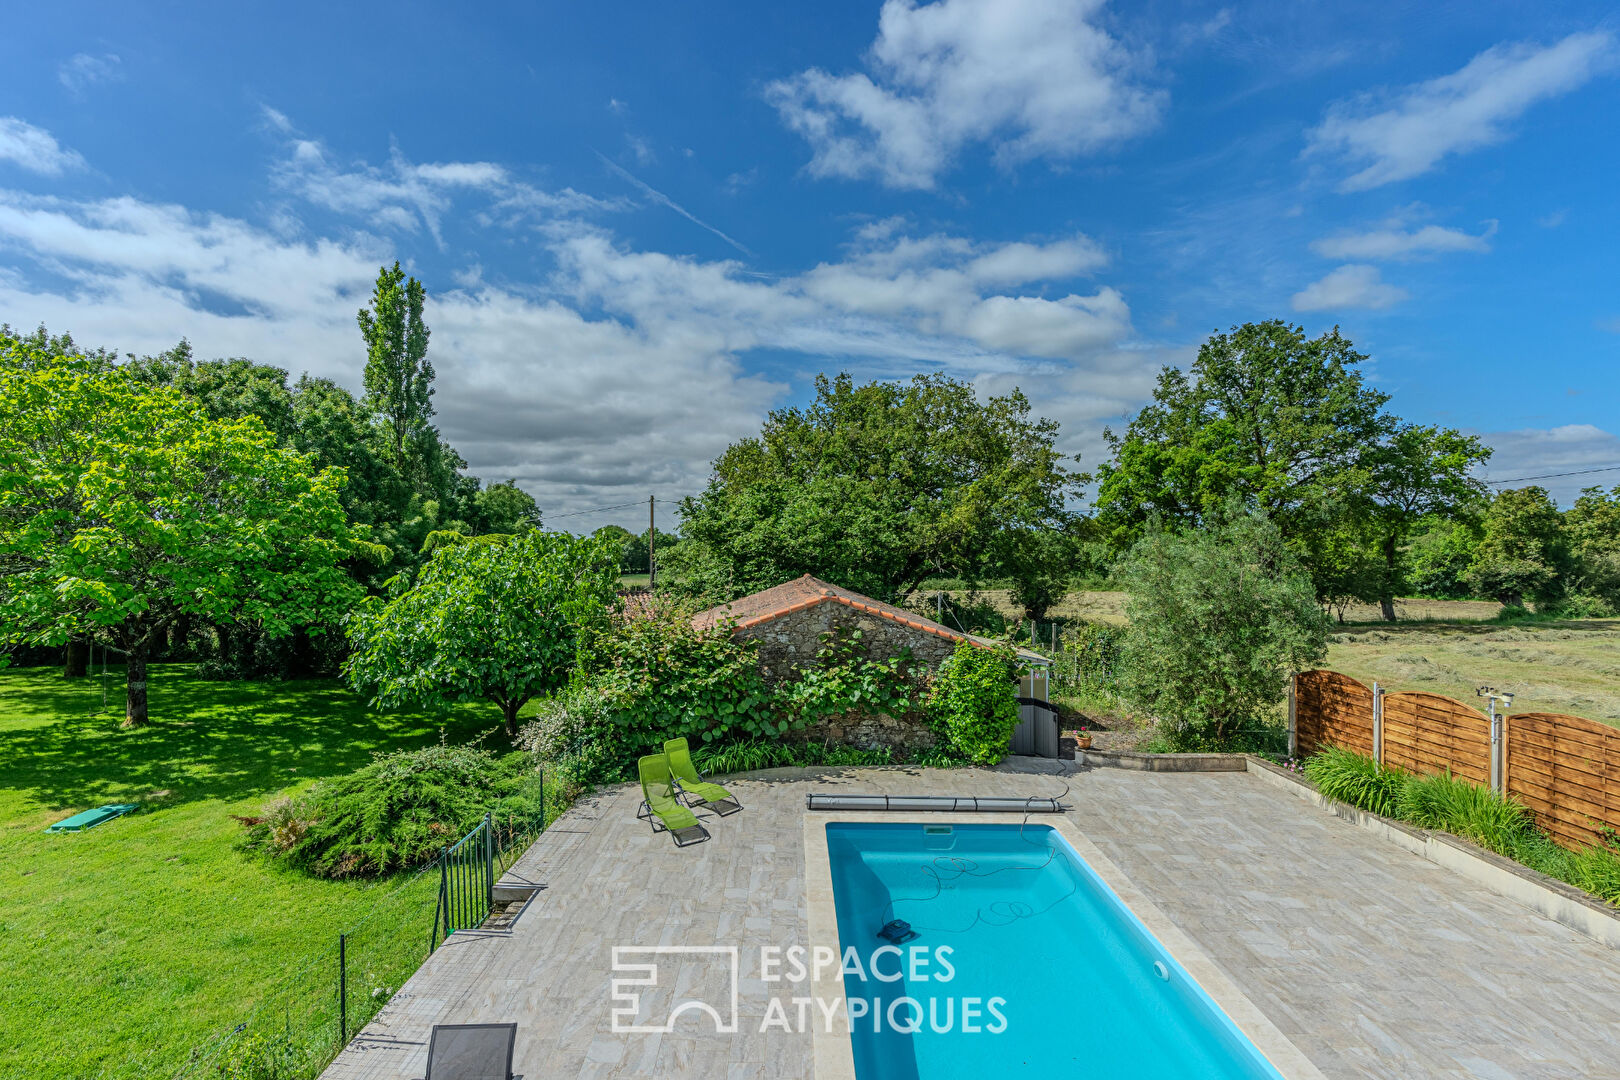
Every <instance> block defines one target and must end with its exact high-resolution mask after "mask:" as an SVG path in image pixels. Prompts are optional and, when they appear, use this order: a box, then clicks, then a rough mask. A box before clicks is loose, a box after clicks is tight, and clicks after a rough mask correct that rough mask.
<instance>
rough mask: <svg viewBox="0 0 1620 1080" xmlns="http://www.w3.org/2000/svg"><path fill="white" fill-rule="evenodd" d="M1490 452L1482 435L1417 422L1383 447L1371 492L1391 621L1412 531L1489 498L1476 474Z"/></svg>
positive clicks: (1384, 601)
mask: <svg viewBox="0 0 1620 1080" xmlns="http://www.w3.org/2000/svg"><path fill="white" fill-rule="evenodd" d="M1490 456H1491V449H1490V447H1488V446H1486V445H1485V444H1484V443H1482V442H1480V440H1479V437H1478V436H1475V435H1463V434H1461V433H1460V432H1457V431H1455V430H1452V429H1450V428H1437V427H1421V426H1419V425H1417V424H1402V425H1401V426H1399V427H1398V428H1396V429H1395V430H1394V431H1393V432H1392V433H1391V434H1390V436H1389V438H1388V439H1387V440H1386V441H1385V442H1384V443H1383V444H1382V445H1381V446H1380V447H1379V448H1378V451H1377V453H1376V454H1375V456H1374V460H1373V475H1372V484H1371V489H1370V494H1371V497H1372V500H1373V504H1374V518H1375V520H1376V521H1377V523H1378V531H1379V534H1380V535H1379V544H1380V550H1381V552H1382V555H1383V561H1384V566H1383V574H1382V575H1381V580H1380V581H1379V585H1378V602H1379V605H1380V606H1381V607H1382V609H1383V616H1384V620H1385V621H1386V622H1394V621H1395V590H1396V588H1397V586H1398V584H1399V583H1400V578H1401V573H1400V551H1401V548H1402V546H1403V545H1404V544H1405V543H1406V541H1407V538H1408V537H1409V536H1410V535H1411V532H1412V529H1413V528H1414V527H1415V526H1416V525H1417V523H1418V522H1419V521H1421V520H1422V519H1423V518H1426V517H1431V516H1437V517H1451V516H1453V515H1455V514H1457V513H1458V512H1460V511H1461V510H1463V509H1464V508H1465V507H1468V506H1472V505H1475V504H1478V503H1481V502H1483V501H1484V499H1485V498H1486V496H1487V492H1488V489H1487V488H1486V486H1485V484H1484V482H1483V481H1481V480H1478V479H1476V478H1474V477H1473V476H1471V475H1470V472H1471V471H1472V470H1473V468H1474V466H1476V465H1481V464H1483V463H1484V462H1485V461H1486V460H1488V459H1489V458H1490Z"/></svg>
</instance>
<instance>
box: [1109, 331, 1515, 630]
mask: <svg viewBox="0 0 1620 1080" xmlns="http://www.w3.org/2000/svg"><path fill="white" fill-rule="evenodd" d="M1365 359H1366V357H1365V356H1364V355H1363V354H1361V353H1359V352H1357V351H1356V349H1355V347H1354V346H1353V345H1352V344H1351V342H1350V341H1349V340H1348V339H1347V338H1345V337H1343V336H1342V335H1341V334H1340V333H1339V331H1338V329H1337V328H1335V329H1334V330H1332V331H1331V332H1329V333H1326V334H1322V335H1320V336H1318V337H1316V338H1307V337H1306V336H1305V332H1304V330H1303V329H1302V328H1300V327H1297V326H1291V325H1289V324H1288V323H1285V322H1283V321H1281V320H1272V321H1270V322H1264V323H1247V324H1245V325H1243V326H1239V327H1235V328H1233V330H1232V331H1231V332H1230V333H1226V334H1223V333H1216V334H1213V335H1212V336H1211V337H1210V338H1209V340H1208V341H1206V342H1205V343H1204V344H1203V345H1202V346H1201V347H1200V348H1199V350H1198V357H1197V359H1196V360H1195V361H1194V363H1193V365H1192V367H1191V370H1190V371H1188V372H1185V373H1184V372H1181V371H1179V370H1176V369H1174V368H1166V369H1165V370H1164V371H1163V372H1162V373H1161V374H1160V376H1159V384H1158V387H1157V388H1156V389H1155V390H1154V395H1153V398H1154V400H1153V403H1152V404H1150V405H1148V406H1147V407H1146V408H1144V409H1142V411H1141V412H1140V413H1138V414H1137V416H1136V418H1135V419H1133V420H1132V421H1131V424H1130V427H1129V428H1128V429H1127V431H1126V433H1125V435H1124V436H1123V437H1120V436H1115V435H1114V434H1113V433H1112V432H1107V433H1105V434H1106V437H1107V438H1108V441H1109V444H1110V446H1111V448H1112V450H1113V460H1112V461H1111V462H1109V463H1107V464H1105V465H1104V466H1103V467H1102V468H1101V469H1099V470H1098V478H1099V480H1100V484H1099V487H1098V492H1097V500H1096V505H1097V512H1098V517H1099V519H1100V521H1101V522H1102V523H1103V525H1104V526H1105V527H1106V528H1107V529H1108V530H1109V531H1110V533H1111V534H1112V536H1113V538H1114V540H1115V542H1116V544H1118V545H1120V546H1122V547H1123V546H1126V545H1128V544H1129V543H1131V542H1133V541H1134V540H1135V539H1136V538H1137V537H1138V536H1140V535H1141V534H1142V531H1143V530H1144V529H1145V528H1146V527H1147V523H1148V522H1149V521H1151V520H1154V519H1158V520H1160V521H1163V522H1165V523H1167V524H1170V525H1173V526H1176V527H1186V526H1192V525H1196V524H1198V523H1199V522H1201V521H1202V520H1204V518H1205V517H1207V516H1209V515H1210V514H1217V515H1218V514H1220V513H1221V512H1222V511H1223V510H1224V508H1225V507H1226V505H1227V501H1228V500H1229V499H1231V498H1233V497H1237V498H1239V499H1241V500H1242V501H1243V503H1244V504H1245V505H1247V506H1251V507H1254V508H1256V509H1259V510H1261V511H1262V512H1264V513H1265V514H1266V515H1267V516H1268V517H1269V518H1270V519H1271V520H1272V521H1273V522H1274V523H1275V525H1276V526H1277V528H1278V529H1279V530H1280V531H1281V533H1282V536H1283V538H1284V539H1285V540H1287V541H1288V542H1289V544H1290V545H1291V546H1293V548H1294V550H1295V551H1296V553H1297V554H1299V555H1300V556H1301V558H1303V559H1304V560H1305V564H1306V566H1307V568H1308V569H1309V570H1310V572H1311V576H1312V579H1313V581H1315V582H1316V584H1317V587H1318V591H1317V596H1318V598H1319V599H1320V600H1322V601H1323V602H1338V603H1341V604H1342V602H1344V601H1345V600H1347V599H1368V600H1371V599H1375V598H1376V599H1378V600H1379V601H1380V604H1381V607H1382V609H1383V615H1384V618H1386V619H1391V620H1393V619H1394V618H1395V604H1394V599H1395V592H1396V590H1397V588H1398V587H1399V584H1400V580H1401V574H1400V570H1401V566H1400V555H1401V550H1402V547H1403V545H1404V543H1405V541H1406V539H1407V537H1408V536H1409V534H1410V532H1411V530H1412V528H1413V527H1414V525H1415V524H1416V523H1417V522H1418V521H1419V520H1420V519H1421V518H1423V517H1424V516H1425V515H1427V514H1435V513H1442V514H1444V513H1454V512H1456V511H1457V510H1458V509H1460V508H1461V507H1462V506H1464V505H1465V504H1468V503H1469V502H1471V501H1477V500H1478V499H1479V498H1480V497H1481V496H1482V494H1483V491H1484V489H1483V487H1482V486H1481V485H1480V483H1479V482H1478V481H1477V480H1474V479H1473V478H1471V477H1470V476H1469V475H1468V474H1469V471H1470V470H1471V468H1472V467H1473V466H1474V465H1476V464H1478V463H1480V462H1482V461H1484V460H1485V459H1486V458H1487V457H1489V455H1490V450H1489V448H1487V447H1485V446H1484V445H1483V444H1482V443H1481V442H1480V441H1479V440H1478V439H1477V438H1475V437H1474V436H1468V435H1462V434H1460V433H1459V432H1457V431H1454V430H1451V429H1449V428H1446V429H1443V428H1435V427H1422V426H1418V425H1414V424H1403V423H1401V422H1400V421H1399V420H1398V419H1397V418H1395V417H1394V416H1392V415H1390V414H1389V413H1388V412H1386V411H1385V408H1384V406H1385V405H1386V404H1387V403H1388V401H1389V395H1387V394H1384V393H1381V392H1379V391H1377V390H1373V389H1371V388H1369V387H1368V386H1367V385H1366V383H1365V380H1364V378H1363V376H1362V374H1361V371H1360V367H1359V366H1360V364H1361V362H1362V361H1363V360H1365ZM1358 537H1366V539H1367V540H1368V542H1370V543H1373V544H1375V545H1376V546H1377V550H1378V553H1379V556H1380V557H1381V558H1382V561H1383V567H1382V571H1381V573H1380V574H1379V576H1378V577H1377V578H1374V577H1372V576H1370V572H1371V566H1370V564H1369V561H1368V558H1367V555H1366V553H1364V552H1361V551H1360V550H1359V549H1358V548H1357V543H1358V542H1359V541H1357V539H1356V538H1358Z"/></svg>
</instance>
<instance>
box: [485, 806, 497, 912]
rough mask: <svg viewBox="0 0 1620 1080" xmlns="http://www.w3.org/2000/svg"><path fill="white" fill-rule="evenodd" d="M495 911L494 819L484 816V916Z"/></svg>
mask: <svg viewBox="0 0 1620 1080" xmlns="http://www.w3.org/2000/svg"><path fill="white" fill-rule="evenodd" d="M494 910H495V819H494V818H492V817H490V816H489V815H488V814H485V815H484V914H485V916H488V915H489V913H490V912H491V911H494Z"/></svg>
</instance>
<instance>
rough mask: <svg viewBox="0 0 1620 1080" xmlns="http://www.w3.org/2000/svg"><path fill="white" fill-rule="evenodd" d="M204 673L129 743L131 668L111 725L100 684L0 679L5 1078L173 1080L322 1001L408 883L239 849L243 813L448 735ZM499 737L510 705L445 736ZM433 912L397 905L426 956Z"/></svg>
mask: <svg viewBox="0 0 1620 1080" xmlns="http://www.w3.org/2000/svg"><path fill="white" fill-rule="evenodd" d="M189 672H190V669H189V667H186V666H178V665H160V666H155V667H154V668H153V669H152V674H151V677H150V682H151V707H152V716H153V718H154V721H155V722H154V723H153V724H152V725H151V726H150V727H149V728H146V729H143V730H139V731H123V730H120V728H119V726H118V722H119V720H120V718H121V717H122V697H121V687H122V673H121V672H119V671H117V670H114V671H113V673H112V675H113V678H112V679H111V680H110V683H109V688H110V691H111V692H110V694H109V701H110V707H109V709H108V710H107V711H106V712H102V711H101V691H100V688H99V686H100V681H99V679H87V680H75V681H74V682H67V681H65V680H63V679H62V677H61V674H60V671H59V670H58V669H55V668H27V669H20V670H7V671H0V749H3V753H0V1078H4V1080H13V1078H16V1080H22V1078H25V1077H28V1078H41V1077H50V1078H52V1080H58V1078H60V1080H69V1078H81V1077H82V1078H86V1080H88V1078H95V1077H102V1076H105V1077H109V1078H118V1080H123V1078H126V1077H129V1078H133V1077H167V1076H172V1075H174V1073H175V1071H176V1070H177V1069H178V1068H180V1067H181V1066H182V1065H183V1064H184V1063H185V1062H186V1061H187V1059H188V1057H189V1056H190V1054H191V1053H192V1051H193V1049H194V1048H196V1047H198V1046H200V1045H202V1044H204V1043H205V1042H206V1040H207V1039H208V1036H209V1035H210V1034H211V1033H214V1032H216V1031H217V1030H219V1029H221V1028H224V1027H227V1026H231V1025H234V1024H236V1023H238V1022H240V1021H241V1020H243V1019H245V1018H246V1017H247V1016H248V1014H249V1013H250V1012H251V1011H252V1009H253V1007H254V1006H255V1004H256V1003H257V1002H258V1001H259V999H260V997H261V996H262V995H263V994H264V993H265V991H266V990H267V989H268V988H271V987H273V986H276V985H278V980H283V979H285V978H286V977H287V976H288V975H289V973H291V972H294V971H295V969H297V968H299V967H300V966H301V965H304V964H310V963H312V964H314V965H315V966H314V968H312V969H311V970H310V972H309V974H308V976H307V978H308V979H309V985H310V986H312V987H315V988H316V990H317V991H319V989H320V988H323V987H328V986H332V985H335V983H334V980H335V971H336V967H335V947H336V935H337V933H338V932H339V931H340V930H343V929H346V928H348V927H349V926H350V925H352V924H353V923H355V922H356V921H357V920H358V919H360V918H361V917H362V916H363V915H365V914H366V913H367V912H369V911H371V910H372V909H373V906H374V905H375V903H376V901H377V900H378V899H379V898H381V897H382V896H384V895H386V894H387V893H388V892H389V891H390V890H392V889H394V888H395V887H396V886H397V885H398V884H399V882H398V881H395V880H390V881H383V882H377V883H358V882H332V881H321V880H317V879H313V878H308V877H304V876H302V875H299V874H295V873H291V872H287V871H282V870H280V869H278V868H275V867H272V866H270V865H267V864H266V863H265V862H263V861H261V860H258V859H255V858H252V857H249V856H246V855H244V854H242V853H240V852H238V851H237V850H236V849H235V847H234V844H235V841H236V839H237V836H238V835H239V833H240V831H241V826H240V825H239V824H238V823H237V822H236V821H234V820H232V818H231V815H232V814H240V815H251V814H254V813H256V812H257V811H258V810H259V809H260V807H262V806H263V805H264V803H265V802H266V801H268V800H269V799H272V798H274V797H276V796H277V795H280V794H285V793H288V792H291V791H295V790H297V789H299V788H300V787H302V786H304V785H305V784H307V783H309V782H310V781H312V780H313V779H315V778H318V777H321V776H329V775H334V774H337V773H342V772H346V771H349V770H351V769H354V768H357V767H358V766H360V765H363V764H365V763H366V762H367V761H368V760H369V759H370V757H371V754H372V752H373V751H378V750H392V749H399V748H406V747H414V746H420V745H424V744H426V743H429V742H432V741H434V740H437V739H438V738H440V725H441V721H440V720H438V719H435V718H433V717H429V716H426V715H419V714H381V713H378V712H375V711H373V710H371V709H369V708H367V707H366V706H365V704H364V703H363V702H362V701H360V700H359V699H358V698H357V697H355V695H353V694H352V693H350V692H349V691H348V690H346V689H344V688H343V687H342V686H341V685H340V684H339V683H337V682H335V681H332V680H310V681H294V682H283V683H217V682H203V681H200V680H197V679H195V678H192V677H191V675H190V673H189ZM498 722H499V716H498V714H497V713H496V712H495V711H494V710H493V709H472V708H469V709H463V710H461V711H459V712H457V713H456V714H454V715H453V716H452V717H450V718H449V719H448V720H447V721H443V722H442V723H444V725H445V726H444V731H443V734H444V737H445V738H448V739H449V740H451V741H463V742H464V741H466V740H468V739H470V738H472V737H473V736H475V735H477V734H479V733H481V732H482V731H485V730H488V729H489V728H490V727H492V726H494V725H496V724H497V723H498ZM112 802H130V803H137V804H139V805H140V807H141V809H140V810H138V811H137V812H135V813H133V814H130V815H128V816H126V817H124V818H121V819H118V820H116V821H112V822H109V823H108V824H105V825H101V826H99V827H97V828H95V829H92V830H90V831H88V832H83V833H75V834H49V833H46V832H44V831H43V830H44V828H45V826H46V825H48V824H50V823H51V822H54V821H58V820H61V819H62V818H65V817H67V816H68V815H70V814H72V813H75V812H77V811H79V810H82V809H86V808H88V807H93V806H99V805H102V804H104V803H112ZM425 899H426V903H427V904H428V905H429V906H428V907H427V909H426V912H425V914H419V915H418V913H417V912H416V911H414V910H413V911H410V912H403V911H395V909H394V908H392V907H391V908H390V909H389V910H390V911H391V912H393V913H394V915H397V916H398V917H399V918H401V919H404V920H405V921H406V922H410V923H413V925H412V927H411V929H410V935H411V938H412V940H413V941H414V939H415V938H416V937H418V936H420V937H421V938H422V939H423V940H422V946H423V950H424V951H425V947H426V933H427V929H428V927H429V924H430V923H431V919H432V908H431V903H432V890H431V889H428V890H426V891H425ZM390 917H392V916H390ZM416 922H419V923H420V930H421V934H420V935H418V934H417V932H416V928H415V925H414V923H416ZM351 970H352V969H351ZM390 977H392V976H390ZM395 985H397V982H396V983H395ZM325 1004H329V1003H325ZM203 1075H207V1074H206V1073H204V1074H203Z"/></svg>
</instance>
